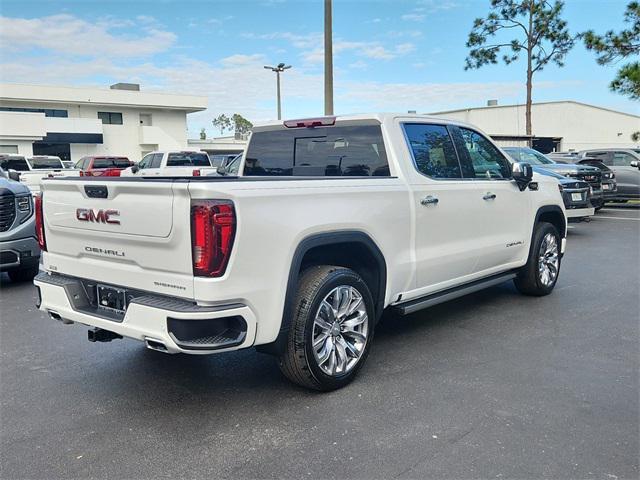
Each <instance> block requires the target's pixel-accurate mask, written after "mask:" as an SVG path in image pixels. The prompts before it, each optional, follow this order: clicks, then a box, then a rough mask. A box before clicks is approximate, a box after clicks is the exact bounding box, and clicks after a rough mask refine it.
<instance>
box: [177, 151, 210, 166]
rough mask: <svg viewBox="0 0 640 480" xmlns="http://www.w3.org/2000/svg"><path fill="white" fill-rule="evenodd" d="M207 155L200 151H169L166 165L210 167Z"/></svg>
mask: <svg viewBox="0 0 640 480" xmlns="http://www.w3.org/2000/svg"><path fill="white" fill-rule="evenodd" d="M210 166H211V161H210V160H209V155H207V154H206V153H200V152H176V153H170V154H169V158H168V159H167V167H210Z"/></svg>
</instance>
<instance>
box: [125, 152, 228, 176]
mask: <svg viewBox="0 0 640 480" xmlns="http://www.w3.org/2000/svg"><path fill="white" fill-rule="evenodd" d="M215 172H216V168H215V167H213V165H212V164H211V159H210V158H209V155H207V154H206V153H205V152H201V151H198V150H173V151H166V152H151V153H149V154H147V155H145V156H144V157H143V158H142V160H140V162H138V164H137V165H133V166H132V167H129V168H125V169H124V170H122V172H120V176H122V177H130V176H138V177H154V176H155V177H166V176H172V177H198V176H200V175H210V174H215Z"/></svg>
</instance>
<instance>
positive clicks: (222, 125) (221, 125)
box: [211, 113, 231, 135]
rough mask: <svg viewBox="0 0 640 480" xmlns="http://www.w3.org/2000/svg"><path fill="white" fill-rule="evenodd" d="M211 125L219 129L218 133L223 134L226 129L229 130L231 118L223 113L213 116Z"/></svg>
mask: <svg viewBox="0 0 640 480" xmlns="http://www.w3.org/2000/svg"><path fill="white" fill-rule="evenodd" d="M211 123H213V126H214V127H216V128H217V129H218V130H220V135H224V132H225V131H226V130H231V119H230V118H229V117H227V116H226V115H225V114H224V113H223V114H221V115H219V116H218V117H216V118H214V119H213V121H212V122H211Z"/></svg>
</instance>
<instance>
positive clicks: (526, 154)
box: [503, 147, 640, 220]
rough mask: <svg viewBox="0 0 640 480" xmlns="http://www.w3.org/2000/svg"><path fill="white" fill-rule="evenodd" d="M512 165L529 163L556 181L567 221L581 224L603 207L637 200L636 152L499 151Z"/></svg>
mask: <svg viewBox="0 0 640 480" xmlns="http://www.w3.org/2000/svg"><path fill="white" fill-rule="evenodd" d="M503 150H504V151H505V152H507V153H508V154H509V155H510V156H511V157H512V158H513V159H514V160H515V161H517V162H525V163H529V164H531V165H532V166H533V169H534V171H536V172H538V173H540V174H542V175H548V176H552V177H555V178H557V179H558V183H559V186H560V188H561V190H562V193H563V199H564V203H565V208H566V210H567V217H568V218H570V219H578V220H582V219H585V218H588V217H589V216H590V215H591V214H590V213H589V209H590V208H593V210H594V212H597V211H598V210H600V209H601V208H602V207H603V206H604V205H605V203H626V202H628V201H630V200H638V199H640V149H639V150H633V149H628V150H608V149H601V150H585V151H582V152H577V153H555V154H550V155H543V154H542V153H540V152H538V151H536V150H534V149H532V148H527V147H506V148H504V149H503Z"/></svg>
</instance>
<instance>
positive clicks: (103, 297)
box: [96, 283, 127, 315]
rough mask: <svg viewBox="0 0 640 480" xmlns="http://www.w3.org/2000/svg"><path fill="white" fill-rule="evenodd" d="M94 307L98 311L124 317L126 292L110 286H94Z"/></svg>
mask: <svg viewBox="0 0 640 480" xmlns="http://www.w3.org/2000/svg"><path fill="white" fill-rule="evenodd" d="M96 304H97V305H96V306H97V307H98V309H99V310H104V311H107V312H111V313H115V314H116V315H124V313H125V311H126V310H127V291H126V290H125V289H123V288H116V287H112V286H110V285H104V284H101V283H99V284H97V285H96Z"/></svg>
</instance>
